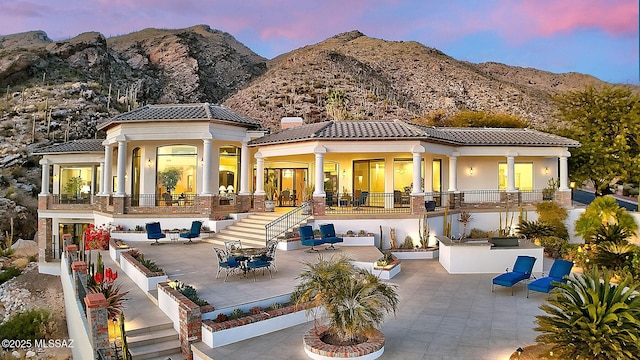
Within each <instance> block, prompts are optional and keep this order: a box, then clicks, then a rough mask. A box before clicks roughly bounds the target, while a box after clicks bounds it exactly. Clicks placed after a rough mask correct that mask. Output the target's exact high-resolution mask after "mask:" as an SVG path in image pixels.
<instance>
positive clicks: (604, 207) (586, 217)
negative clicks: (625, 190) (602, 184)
mask: <svg viewBox="0 0 640 360" xmlns="http://www.w3.org/2000/svg"><path fill="white" fill-rule="evenodd" d="M611 224H617V225H618V226H620V227H621V228H622V229H625V231H628V232H631V233H633V232H635V231H636V230H638V224H637V223H636V221H635V219H634V218H633V216H631V215H630V214H629V213H628V212H627V211H626V210H625V209H624V208H621V207H620V206H619V205H618V203H617V202H616V200H615V199H614V198H612V197H610V196H602V197H597V198H596V199H595V200H593V202H592V203H591V204H590V205H589V206H588V207H587V209H586V210H585V212H584V213H582V214H580V217H579V218H578V220H577V221H576V225H575V230H576V234H578V235H579V236H582V238H583V239H584V240H585V242H591V241H593V240H594V239H595V237H596V233H597V232H598V229H599V228H600V226H602V225H605V226H606V225H611Z"/></svg>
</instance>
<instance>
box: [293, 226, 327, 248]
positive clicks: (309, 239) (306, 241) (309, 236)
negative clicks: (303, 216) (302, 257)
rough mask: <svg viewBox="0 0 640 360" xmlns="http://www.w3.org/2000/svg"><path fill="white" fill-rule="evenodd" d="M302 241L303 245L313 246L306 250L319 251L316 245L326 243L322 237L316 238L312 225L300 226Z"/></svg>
mask: <svg viewBox="0 0 640 360" xmlns="http://www.w3.org/2000/svg"><path fill="white" fill-rule="evenodd" d="M299 232H300V243H301V244H302V245H303V246H311V248H309V249H307V250H306V252H312V251H315V252H318V249H316V248H315V247H314V246H317V245H322V244H324V241H323V240H322V239H316V238H315V237H314V235H313V228H312V227H311V225H305V226H300V230H299Z"/></svg>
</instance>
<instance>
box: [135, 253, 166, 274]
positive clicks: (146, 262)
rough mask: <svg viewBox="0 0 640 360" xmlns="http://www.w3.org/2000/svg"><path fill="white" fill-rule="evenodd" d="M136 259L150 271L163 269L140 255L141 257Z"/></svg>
mask: <svg viewBox="0 0 640 360" xmlns="http://www.w3.org/2000/svg"><path fill="white" fill-rule="evenodd" d="M138 261H139V262H140V264H142V266H144V267H146V268H147V269H149V271H151V272H163V271H164V270H162V268H161V267H160V266H158V264H156V263H155V261H153V260H149V259H145V258H144V257H142V258H139V259H138Z"/></svg>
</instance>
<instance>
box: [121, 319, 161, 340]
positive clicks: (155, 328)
mask: <svg viewBox="0 0 640 360" xmlns="http://www.w3.org/2000/svg"><path fill="white" fill-rule="evenodd" d="M166 329H173V323H172V322H171V321H167V322H163V323H161V324H157V325H152V326H145V327H142V328H136V329H125V331H126V333H127V338H129V335H131V336H138V335H144V334H149V333H153V332H155V331H161V330H166Z"/></svg>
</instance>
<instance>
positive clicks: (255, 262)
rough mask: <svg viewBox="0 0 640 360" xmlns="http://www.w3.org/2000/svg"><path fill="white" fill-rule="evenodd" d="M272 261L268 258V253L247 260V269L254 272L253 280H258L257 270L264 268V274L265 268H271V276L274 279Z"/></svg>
mask: <svg viewBox="0 0 640 360" xmlns="http://www.w3.org/2000/svg"><path fill="white" fill-rule="evenodd" d="M271 265H272V264H271V261H269V260H267V257H266V255H263V256H260V257H257V258H254V259H252V260H250V261H249V262H247V269H249V270H251V271H252V272H253V282H256V270H257V269H262V275H263V276H264V269H267V270H269V278H271V279H273V274H271Z"/></svg>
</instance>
